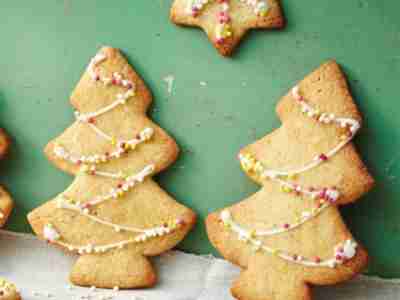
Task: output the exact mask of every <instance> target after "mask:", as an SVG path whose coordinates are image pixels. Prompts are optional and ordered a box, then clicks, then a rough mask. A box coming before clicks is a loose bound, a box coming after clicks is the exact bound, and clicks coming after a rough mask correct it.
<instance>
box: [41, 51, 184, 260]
mask: <svg viewBox="0 0 400 300" xmlns="http://www.w3.org/2000/svg"><path fill="white" fill-rule="evenodd" d="M106 58H107V57H106V56H105V55H104V54H97V55H96V56H95V57H94V58H93V59H92V60H91V62H90V64H89V66H88V73H89V76H90V77H91V79H92V80H93V81H94V82H101V83H103V84H104V85H106V86H108V85H110V84H112V85H116V86H121V87H124V88H127V91H126V92H125V93H124V94H118V95H117V99H116V100H115V101H114V102H112V103H111V104H110V105H108V106H106V107H104V108H102V109H100V110H98V111H96V112H90V113H85V114H84V113H80V112H78V111H76V112H75V116H76V118H77V120H78V121H80V122H84V123H86V124H88V125H89V126H90V127H91V128H92V129H93V130H94V131H95V132H96V133H97V134H98V135H99V136H100V137H102V138H103V139H106V140H108V141H110V143H111V144H112V145H117V149H116V150H114V151H113V152H106V153H104V154H93V155H88V156H84V155H76V154H72V153H70V152H69V151H67V150H66V149H65V148H64V147H63V146H61V145H55V147H54V150H53V151H54V154H55V155H56V156H57V157H59V158H61V159H64V160H67V161H69V162H71V163H73V164H76V165H81V169H80V170H81V172H84V173H86V174H89V175H93V176H102V177H107V178H110V179H114V180H119V183H118V184H117V185H116V186H115V187H113V188H111V189H110V191H109V192H108V193H107V194H105V195H101V196H97V197H95V198H94V199H93V200H90V201H87V202H85V203H81V202H80V201H77V200H75V199H71V198H69V197H67V196H66V195H61V196H60V197H59V198H58V200H57V207H58V208H60V209H68V210H71V211H75V212H77V213H79V214H80V215H83V216H85V217H87V218H89V219H90V220H92V221H94V222H96V223H99V224H102V225H105V226H108V227H112V228H113V229H114V230H115V231H116V232H121V231H122V232H132V233H136V234H137V235H136V236H134V237H132V238H129V239H126V240H122V241H119V242H115V243H111V244H106V245H93V244H87V245H84V246H78V245H72V244H68V243H66V242H64V241H62V237H61V235H60V234H59V232H58V231H57V230H56V228H55V227H54V226H53V225H52V224H50V223H49V224H46V225H45V226H44V228H43V236H44V238H45V239H46V240H47V241H48V242H51V243H57V244H58V245H61V246H63V247H65V248H67V249H68V250H70V251H76V252H78V253H79V254H84V253H93V252H95V253H103V252H106V251H108V250H111V249H115V248H123V247H124V246H126V245H128V244H132V243H142V242H145V241H147V240H148V239H150V238H155V237H159V236H164V235H167V234H169V233H171V232H173V231H175V230H177V229H178V228H180V227H182V226H183V225H185V222H184V220H183V219H181V218H176V219H175V220H172V221H168V222H165V223H164V224H162V226H156V227H152V228H148V229H141V228H136V227H131V226H125V225H118V224H114V223H112V222H109V221H106V220H104V219H101V218H99V217H98V216H96V215H95V214H93V213H91V208H93V207H94V206H96V205H99V204H101V203H103V202H105V201H109V200H111V199H117V198H119V197H122V196H123V195H124V194H125V193H127V192H128V191H129V190H131V189H132V188H133V187H134V186H135V185H137V184H139V183H142V182H143V181H144V180H145V178H146V177H148V176H150V175H152V173H153V172H154V169H155V166H154V165H152V164H151V165H148V166H146V167H144V168H143V169H142V170H141V171H140V172H138V173H136V174H131V175H128V174H125V173H124V172H118V173H111V172H105V171H101V170H98V169H97V167H96V165H97V164H100V163H105V162H107V161H109V160H110V159H113V158H120V157H121V155H122V154H124V153H127V152H128V151H130V150H134V149H135V148H136V146H137V145H139V144H141V143H144V142H146V141H149V140H150V139H151V138H152V136H153V135H154V129H152V128H145V129H143V130H142V131H141V132H140V133H139V134H138V135H137V136H136V137H135V138H134V139H131V140H119V141H117V140H116V139H115V138H114V137H111V136H109V135H108V134H107V133H105V132H103V131H102V130H101V129H100V128H98V127H97V126H96V125H94V124H95V118H96V117H98V116H100V115H103V114H105V113H107V112H109V111H111V110H113V109H114V108H116V107H118V106H119V105H124V104H126V102H127V100H128V99H129V98H130V97H132V96H134V95H135V84H134V83H133V82H131V81H129V80H127V79H123V77H122V75H121V74H120V73H117V72H115V73H113V77H112V78H108V77H103V76H101V75H100V72H99V70H98V68H97V66H98V64H99V63H101V62H103V61H104V60H106Z"/></svg>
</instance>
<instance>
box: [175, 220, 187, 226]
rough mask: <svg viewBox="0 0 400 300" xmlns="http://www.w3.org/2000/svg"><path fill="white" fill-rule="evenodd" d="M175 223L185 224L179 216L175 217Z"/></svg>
mask: <svg viewBox="0 0 400 300" xmlns="http://www.w3.org/2000/svg"><path fill="white" fill-rule="evenodd" d="M176 224H178V225H185V220H184V219H181V218H178V219H176Z"/></svg>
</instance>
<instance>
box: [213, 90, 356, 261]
mask: <svg viewBox="0 0 400 300" xmlns="http://www.w3.org/2000/svg"><path fill="white" fill-rule="evenodd" d="M292 96H293V98H294V99H295V100H296V102H297V103H298V104H299V105H300V106H301V111H302V113H304V114H305V115H306V116H308V117H309V118H313V119H314V120H316V121H317V122H320V123H323V124H332V123H335V124H337V125H339V126H341V127H342V128H345V129H346V130H347V133H346V134H345V135H343V136H342V137H341V142H340V143H339V144H337V145H336V146H335V147H334V148H332V149H331V150H330V151H328V152H327V153H326V154H325V153H322V154H319V155H318V156H316V157H315V158H314V159H313V160H312V161H311V162H310V163H308V164H306V165H304V166H302V167H300V168H298V169H292V170H289V171H281V170H271V169H267V168H266V167H265V166H264V165H263V164H262V163H261V162H260V161H258V160H257V159H256V158H254V157H253V156H252V155H251V154H246V155H242V154H240V155H239V160H240V163H241V165H242V168H243V169H244V170H245V171H246V172H249V173H253V174H254V175H256V176H258V177H260V178H262V179H269V180H273V181H275V182H278V183H279V184H280V186H281V190H282V191H283V192H287V193H294V194H296V195H303V196H307V197H310V198H312V199H315V200H318V201H317V204H316V207H315V208H313V209H312V210H311V211H304V212H303V213H302V216H301V217H299V218H297V220H296V221H295V222H294V223H292V224H289V223H284V224H282V225H281V226H273V227H272V228H269V229H265V230H248V229H246V228H244V227H242V226H241V225H239V224H237V223H236V222H235V221H234V220H233V218H232V216H231V213H230V212H229V211H228V210H224V211H222V212H221V214H220V219H221V221H222V223H223V224H224V225H225V226H226V227H227V228H229V229H230V230H232V231H233V232H235V233H236V234H237V235H238V238H239V240H242V241H245V242H247V243H249V244H251V245H252V247H253V249H254V250H255V251H260V250H262V251H264V252H266V253H270V254H274V255H277V256H278V257H280V258H282V259H284V260H287V261H290V262H294V263H297V264H302V265H305V266H309V267H330V268H335V267H336V266H337V265H340V264H343V263H345V262H346V261H348V260H350V259H351V258H353V257H354V256H355V254H356V251H357V250H356V248H357V243H356V242H354V241H352V240H346V241H345V242H343V243H342V244H340V245H337V246H336V247H335V248H334V255H333V258H330V259H327V260H324V261H323V260H321V259H320V258H319V257H315V258H314V259H310V258H305V257H303V256H301V255H298V254H290V253H287V252H285V251H283V250H279V249H274V248H271V247H268V246H267V245H265V244H264V243H263V241H261V240H259V239H257V237H261V236H272V235H277V234H281V233H284V232H288V231H291V230H293V229H295V228H298V227H300V226H301V225H303V224H304V223H306V222H307V221H309V220H311V219H313V218H315V217H316V216H317V215H319V214H320V213H321V212H322V211H323V210H325V209H327V208H328V207H329V206H331V205H332V204H334V203H335V202H336V201H337V200H338V199H339V197H340V192H339V191H338V190H337V189H336V188H328V187H324V188H320V189H315V188H312V187H309V188H307V187H303V186H300V185H297V184H295V183H293V182H292V181H290V180H291V179H294V177H295V176H297V175H298V174H300V173H304V172H306V171H308V170H310V169H313V168H315V167H317V166H319V165H320V164H322V163H324V162H326V161H327V160H329V158H331V157H332V156H334V155H335V154H336V153H338V152H339V151H340V150H341V149H342V148H343V147H345V146H346V145H347V144H348V143H349V142H350V141H351V140H352V139H353V137H354V136H355V134H356V133H357V131H358V130H359V129H360V123H359V122H358V121H357V120H355V119H351V118H340V117H336V116H335V115H334V114H328V113H325V112H322V113H321V112H320V111H319V110H317V109H315V108H313V107H312V106H311V105H309V104H308V103H306V101H305V99H304V97H303V96H301V95H300V93H299V87H298V86H296V87H294V88H293V90H292Z"/></svg>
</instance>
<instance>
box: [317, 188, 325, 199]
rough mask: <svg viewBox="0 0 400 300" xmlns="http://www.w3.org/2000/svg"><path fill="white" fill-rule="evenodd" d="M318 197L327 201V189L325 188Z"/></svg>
mask: <svg viewBox="0 0 400 300" xmlns="http://www.w3.org/2000/svg"><path fill="white" fill-rule="evenodd" d="M318 196H319V198H321V199H325V197H326V188H323V189H322V190H321V192H320V193H319V195H318Z"/></svg>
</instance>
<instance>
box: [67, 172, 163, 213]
mask: <svg viewBox="0 0 400 300" xmlns="http://www.w3.org/2000/svg"><path fill="white" fill-rule="evenodd" d="M154 168H155V167H154V165H148V166H146V167H144V168H143V169H142V170H141V171H140V172H139V173H136V174H133V175H130V176H128V177H127V178H126V179H125V181H124V182H123V184H122V185H121V187H117V188H111V190H110V192H109V193H107V194H105V195H102V196H97V197H96V198H95V199H94V200H92V201H88V202H85V203H84V205H86V206H88V205H89V206H94V205H98V204H100V203H103V202H104V201H107V200H110V199H116V198H118V197H119V196H120V195H122V194H124V193H125V192H128V191H129V190H131V189H132V188H133V187H134V186H135V185H136V184H138V183H141V182H143V181H144V179H145V178H146V177H148V176H150V175H151V174H152V173H153V172H154ZM64 198H65V197H64ZM65 199H67V198H65ZM73 202H75V203H80V202H79V201H73ZM82 208H83V207H82Z"/></svg>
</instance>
